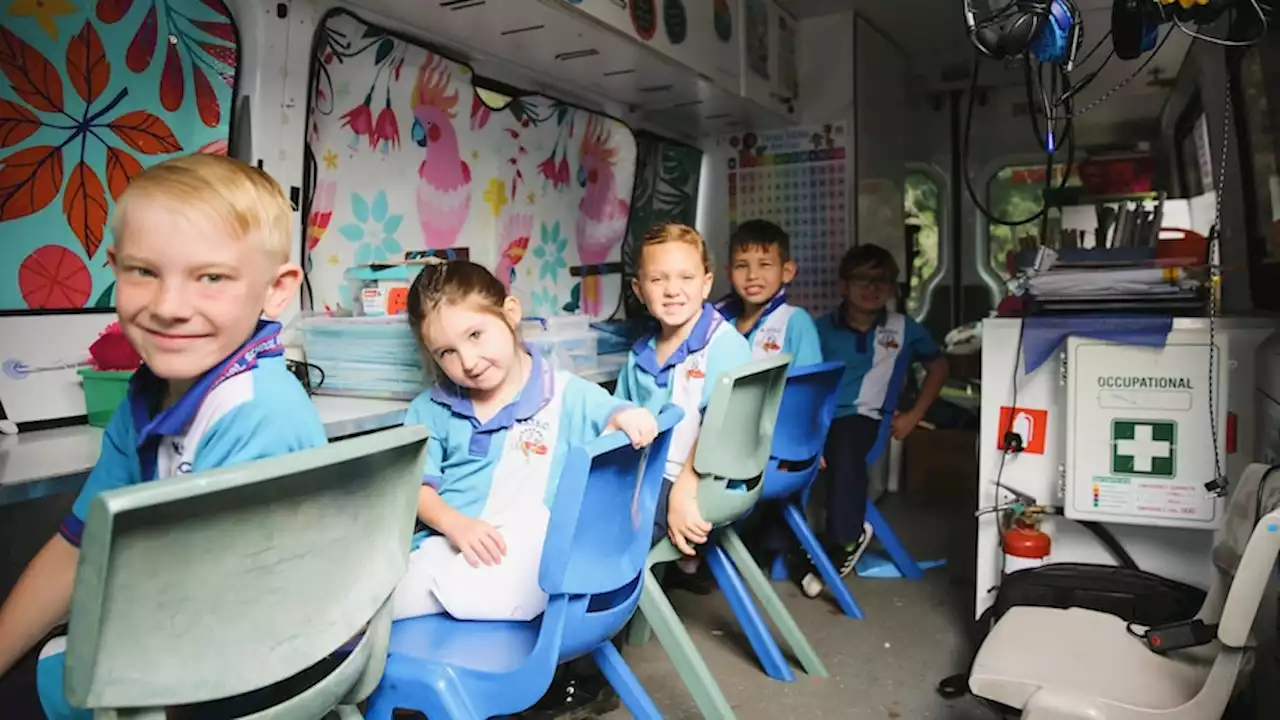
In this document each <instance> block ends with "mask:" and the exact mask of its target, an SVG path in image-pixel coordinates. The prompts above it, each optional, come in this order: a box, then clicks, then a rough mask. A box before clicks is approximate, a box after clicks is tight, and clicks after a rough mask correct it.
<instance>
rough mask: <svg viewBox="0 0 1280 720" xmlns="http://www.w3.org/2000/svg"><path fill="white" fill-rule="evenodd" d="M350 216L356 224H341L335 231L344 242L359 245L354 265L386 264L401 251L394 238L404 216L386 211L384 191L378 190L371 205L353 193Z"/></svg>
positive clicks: (397, 241)
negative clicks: (344, 239) (340, 235)
mask: <svg viewBox="0 0 1280 720" xmlns="http://www.w3.org/2000/svg"><path fill="white" fill-rule="evenodd" d="M351 215H352V216H353V217H354V218H355V219H356V222H350V223H347V224H345V225H343V226H342V227H340V228H338V232H339V233H341V234H342V236H343V237H344V238H346V239H347V240H349V241H351V242H353V243H359V245H358V246H357V247H356V255H355V261H356V264H357V265H368V264H370V263H377V262H385V261H386V260H387V259H388V257H390V256H395V255H399V254H400V253H402V252H404V248H402V247H401V246H400V241H399V240H397V239H396V237H395V233H396V231H397V230H399V229H400V223H401V222H402V221H403V220H404V215H401V214H394V215H393V214H390V213H389V212H388V208H387V193H386V191H385V190H379V191H378V194H377V195H374V196H373V201H372V202H370V201H368V200H365V198H364V196H363V195H361V194H359V193H352V194H351Z"/></svg>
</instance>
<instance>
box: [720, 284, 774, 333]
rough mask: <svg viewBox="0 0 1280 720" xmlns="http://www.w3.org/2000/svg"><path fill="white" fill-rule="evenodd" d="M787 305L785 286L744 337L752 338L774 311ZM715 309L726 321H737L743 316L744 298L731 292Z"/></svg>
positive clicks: (770, 301) (766, 305) (765, 307)
mask: <svg viewBox="0 0 1280 720" xmlns="http://www.w3.org/2000/svg"><path fill="white" fill-rule="evenodd" d="M786 304H787V286H786V285H783V286H782V288H781V289H779V290H778V293H777V294H776V295H774V296H773V297H772V298H771V299H770V300H769V302H768V303H767V304H765V306H764V311H763V312H761V313H760V317H758V318H756V321H755V323H753V324H752V325H751V329H750V330H748V331H747V332H745V333H743V335H745V336H746V337H751V333H754V332H755V331H756V330H759V329H760V326H761V325H763V324H764V321H765V320H767V319H768V318H769V315H771V314H773V311H774V310H777V309H778V308H780V307H782V306H783V305H786ZM715 308H716V310H718V311H719V312H720V314H721V315H723V316H724V318H725V320H729V321H733V320H737V319H738V318H739V317H740V316H741V315H742V298H740V297H738V295H737V293H733V292H730V293H729V294H728V295H725V296H724V297H723V298H721V299H720V300H718V301H717V302H716V304H715Z"/></svg>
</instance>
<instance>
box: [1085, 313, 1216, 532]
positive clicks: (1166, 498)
mask: <svg viewBox="0 0 1280 720" xmlns="http://www.w3.org/2000/svg"><path fill="white" fill-rule="evenodd" d="M1215 344H1216V345H1217V348H1218V349H1217V351H1216V353H1215V355H1216V357H1215V369H1214V373H1213V376H1214V388H1213V394H1212V395H1213V402H1214V404H1216V405H1217V412H1216V414H1215V415H1214V416H1213V417H1215V419H1216V421H1217V422H1216V424H1217V443H1218V453H1219V454H1218V457H1219V458H1220V463H1221V464H1222V466H1223V472H1225V465H1226V457H1227V455H1226V428H1227V410H1226V407H1227V389H1228V388H1227V384H1228V378H1227V377H1226V376H1225V374H1224V373H1223V372H1222V369H1223V368H1226V367H1228V364H1227V358H1226V352H1225V350H1224V346H1225V345H1226V343H1224V342H1222V341H1221V340H1219V341H1218V342H1216V343H1215ZM1209 355H1210V353H1209V346H1208V344H1169V345H1166V346H1165V347H1164V348H1147V347H1137V346H1132V345H1116V344H1111V343H1107V342H1103V341H1099V340H1090V339H1084V338H1070V339H1068V341H1067V422H1068V427H1067V433H1066V436H1067V454H1066V463H1065V472H1066V497H1065V505H1066V515H1067V517H1069V518H1074V519H1076V520H1095V521H1099V522H1114V523H1127V524H1132V525H1155V526H1161V527H1180V528H1195V529H1201V530H1216V529H1217V528H1219V527H1221V525H1222V520H1223V514H1224V513H1223V511H1224V502H1225V501H1224V500H1223V499H1221V498H1215V497H1213V496H1212V495H1211V494H1210V493H1209V491H1208V490H1207V489H1206V488H1205V483H1207V482H1209V481H1211V480H1213V478H1214V476H1215V473H1216V470H1215V463H1214V447H1213V445H1214V434H1213V431H1212V426H1211V423H1210V412H1209V400H1210V392H1209Z"/></svg>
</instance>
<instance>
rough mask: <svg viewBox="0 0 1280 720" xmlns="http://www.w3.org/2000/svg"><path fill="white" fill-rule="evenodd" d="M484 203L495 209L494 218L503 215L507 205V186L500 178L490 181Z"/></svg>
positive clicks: (485, 192)
mask: <svg viewBox="0 0 1280 720" xmlns="http://www.w3.org/2000/svg"><path fill="white" fill-rule="evenodd" d="M483 197H484V201H485V202H487V203H489V207H491V208H493V216H494V217H498V215H500V214H502V208H504V207H506V205H507V184H506V183H505V182H503V181H501V180H499V179H498V178H493V179H492V180H490V181H489V187H488V189H486V190H485V191H484V196H483Z"/></svg>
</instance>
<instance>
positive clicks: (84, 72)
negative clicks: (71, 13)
mask: <svg viewBox="0 0 1280 720" xmlns="http://www.w3.org/2000/svg"><path fill="white" fill-rule="evenodd" d="M67 76H68V79H70V80H71V86H72V87H74V88H75V89H76V94H77V95H79V96H80V99H81V100H84V101H85V102H86V103H92V102H94V101H95V100H97V99H98V96H99V95H101V94H102V91H103V90H106V89H107V81H109V80H110V79H111V63H110V62H109V61H108V60H107V51H106V50H105V49H103V47H102V38H100V37H98V31H97V30H95V29H94V27H93V23H91V22H89V21H88V20H86V21H85V22H84V27H82V28H80V32H78V33H76V36H75V37H73V38H71V43H70V44H69V45H67Z"/></svg>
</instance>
